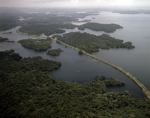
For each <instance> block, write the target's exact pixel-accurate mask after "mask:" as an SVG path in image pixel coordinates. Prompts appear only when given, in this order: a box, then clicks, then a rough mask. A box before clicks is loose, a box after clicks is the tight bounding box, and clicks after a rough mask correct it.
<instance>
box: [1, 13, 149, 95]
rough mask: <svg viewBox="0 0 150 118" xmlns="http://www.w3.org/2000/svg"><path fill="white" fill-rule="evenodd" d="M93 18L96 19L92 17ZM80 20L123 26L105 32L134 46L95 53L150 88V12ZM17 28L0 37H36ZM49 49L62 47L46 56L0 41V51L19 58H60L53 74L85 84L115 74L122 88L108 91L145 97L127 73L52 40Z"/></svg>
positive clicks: (99, 16) (17, 38) (99, 33)
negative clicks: (58, 51) (12, 51)
mask: <svg viewBox="0 0 150 118" xmlns="http://www.w3.org/2000/svg"><path fill="white" fill-rule="evenodd" d="M93 17H95V19H92V18H93ZM80 20H91V21H92V22H98V23H116V24H120V25H121V26H123V27H124V28H123V29H120V30H117V31H116V32H114V33H108V34H109V35H110V36H112V37H115V38H120V39H123V40H124V41H131V42H133V45H135V47H136V48H135V49H110V50H101V49H100V51H99V52H97V53H94V55H96V56H98V57H100V58H102V59H105V60H107V61H109V62H111V63H114V64H116V65H118V66H120V67H122V68H123V69H125V70H127V71H129V72H130V73H131V74H133V75H134V76H136V77H137V78H138V79H139V80H140V81H141V82H142V83H143V84H144V85H145V86H146V87H147V88H149V89H150V79H149V78H150V73H149V70H150V47H149V44H150V35H149V33H148V31H150V24H149V23H148V21H150V15H145V14H137V15H136V14H135V15H127V14H118V13H111V12H102V13H100V15H97V16H87V17H85V18H83V19H80ZM18 28H19V27H16V28H13V29H10V30H8V31H12V34H2V32H0V37H7V38H9V40H13V41H18V40H20V39H26V38H34V39H35V38H39V37H33V36H26V35H21V34H18V33H16V30H17V29H18ZM65 30H66V32H76V31H79V30H78V29H77V28H75V29H65ZM82 32H88V33H91V34H95V35H101V34H103V33H104V32H95V31H92V30H89V29H85V30H84V31H82ZM52 48H61V49H62V50H64V52H62V53H61V54H60V56H58V57H52V56H49V55H46V51H43V52H36V51H34V50H29V49H26V48H24V47H22V46H21V45H20V44H18V43H7V42H4V43H0V50H6V49H7V50H8V49H14V50H15V51H16V52H17V53H19V54H20V55H21V56H22V57H29V56H30V57H32V56H42V57H43V58H44V59H51V60H56V61H60V62H61V63H62V66H61V67H60V69H58V70H55V71H52V72H50V73H51V74H52V75H53V76H54V77H56V78H57V79H59V80H64V81H76V82H78V83H85V82H89V81H92V79H93V78H94V77H95V76H96V75H104V76H106V77H107V78H108V77H115V78H117V79H119V80H122V81H125V82H126V85H125V86H124V87H113V88H108V89H107V91H112V90H116V91H124V90H128V91H129V92H130V93H131V95H132V96H133V97H145V95H144V94H143V92H142V90H141V89H140V88H139V87H138V86H137V85H136V84H135V83H134V82H133V81H132V80H131V79H130V78H128V77H127V76H126V75H124V74H123V73H121V72H120V71H118V70H116V69H114V68H112V67H110V66H108V65H106V64H103V63H101V62H99V61H97V60H95V59H93V58H91V57H88V56H86V55H79V54H78V52H77V51H75V50H73V49H71V48H69V47H67V48H65V46H64V45H60V44H57V43H56V42H53V44H52Z"/></svg>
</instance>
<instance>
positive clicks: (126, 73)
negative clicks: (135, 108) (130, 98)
mask: <svg viewBox="0 0 150 118" xmlns="http://www.w3.org/2000/svg"><path fill="white" fill-rule="evenodd" d="M52 39H53V40H54V41H58V42H60V43H61V44H63V45H65V46H68V47H70V48H72V49H74V50H77V51H80V49H78V48H76V47H73V46H71V45H68V44H66V43H63V42H62V41H60V40H57V38H52ZM81 51H82V52H83V53H84V54H86V55H88V56H90V57H92V58H94V59H96V60H98V61H101V62H103V63H105V64H107V65H109V66H112V67H114V68H115V69H117V70H119V71H121V72H122V73H124V74H125V75H126V76H128V77H129V78H130V79H132V80H133V81H134V82H135V83H136V84H137V85H138V86H139V87H140V88H141V89H142V90H143V92H144V94H145V95H146V96H147V98H149V99H150V91H149V90H148V89H147V88H146V87H145V86H144V85H143V84H142V83H141V82H140V81H139V80H138V79H137V78H136V77H135V76H133V75H132V74H131V73H129V72H127V71H125V70H124V69H122V68H121V67H119V66H117V65H114V64H112V63H110V62H107V61H106V60H103V59H101V58H98V57H96V56H95V55H92V54H89V53H87V52H85V51H83V50H81Z"/></svg>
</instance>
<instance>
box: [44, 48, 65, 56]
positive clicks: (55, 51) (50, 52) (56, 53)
mask: <svg viewBox="0 0 150 118" xmlns="http://www.w3.org/2000/svg"><path fill="white" fill-rule="evenodd" d="M61 52H63V50H61V49H60V48H58V49H51V50H48V52H47V53H46V54H47V55H51V56H59V54H60V53H61Z"/></svg>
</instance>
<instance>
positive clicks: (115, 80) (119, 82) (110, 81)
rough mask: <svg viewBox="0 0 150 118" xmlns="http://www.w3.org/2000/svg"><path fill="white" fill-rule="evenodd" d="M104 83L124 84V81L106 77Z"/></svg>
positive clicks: (110, 84)
mask: <svg viewBox="0 0 150 118" xmlns="http://www.w3.org/2000/svg"><path fill="white" fill-rule="evenodd" d="M105 84H106V86H124V85H125V82H123V81H120V80H118V79H116V78H108V79H107V80H105Z"/></svg>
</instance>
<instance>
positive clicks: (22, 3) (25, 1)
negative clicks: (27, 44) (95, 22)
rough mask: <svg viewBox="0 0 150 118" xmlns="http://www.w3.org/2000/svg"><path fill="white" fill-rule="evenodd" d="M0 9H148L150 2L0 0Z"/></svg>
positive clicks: (145, 0) (147, 0)
mask: <svg viewBox="0 0 150 118" xmlns="http://www.w3.org/2000/svg"><path fill="white" fill-rule="evenodd" d="M0 7H45V8H59V7H61V8H85V7H86V8H91V7H92V8H93V7H113V8H122V7H123V8H129V9H137V8H146V9H147V8H150V0H142V1H141V0H93V1H91V0H0Z"/></svg>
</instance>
